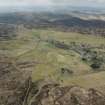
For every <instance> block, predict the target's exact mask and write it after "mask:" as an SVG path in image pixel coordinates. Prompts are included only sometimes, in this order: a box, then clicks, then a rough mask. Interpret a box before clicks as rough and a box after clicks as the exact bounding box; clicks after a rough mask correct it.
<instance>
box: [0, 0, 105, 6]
mask: <svg viewBox="0 0 105 105" xmlns="http://www.w3.org/2000/svg"><path fill="white" fill-rule="evenodd" d="M55 4H56V5H67V4H70V5H73V6H105V0H0V6H11V5H12V6H17V5H42V6H45V5H55Z"/></svg>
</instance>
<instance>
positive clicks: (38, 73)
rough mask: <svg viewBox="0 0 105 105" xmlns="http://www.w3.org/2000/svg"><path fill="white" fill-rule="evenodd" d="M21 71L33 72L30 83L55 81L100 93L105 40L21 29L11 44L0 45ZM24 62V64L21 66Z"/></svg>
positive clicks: (104, 69) (104, 79) (104, 71)
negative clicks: (97, 90) (95, 90)
mask: <svg viewBox="0 0 105 105" xmlns="http://www.w3.org/2000/svg"><path fill="white" fill-rule="evenodd" d="M0 54H3V55H7V54H8V55H9V56H10V58H11V60H12V61H13V62H15V63H16V65H17V64H19V63H23V64H24V65H20V68H22V69H29V70H32V79H33V81H34V82H35V81H39V80H45V81H49V80H52V81H56V82H59V83H60V84H62V85H70V84H72V85H73V84H75V85H80V86H83V87H85V88H90V87H93V88H97V89H100V90H102V89H103V88H102V87H103V86H104V85H105V84H104V83H105V38H103V37H99V36H94V35H93V36H92V35H82V34H78V33H71V32H60V31H53V29H46V30H42V29H32V30H27V29H22V31H21V30H20V31H19V32H18V36H17V37H16V38H15V39H13V40H8V41H1V42H0ZM24 62H25V63H24Z"/></svg>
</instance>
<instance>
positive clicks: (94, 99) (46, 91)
mask: <svg viewBox="0 0 105 105" xmlns="http://www.w3.org/2000/svg"><path fill="white" fill-rule="evenodd" d="M29 105H105V97H104V95H102V93H100V92H98V91H96V90H94V89H89V90H85V89H83V88H80V87H78V86H73V87H61V86H59V85H57V84H53V85H52V84H49V85H45V86H43V87H42V88H41V90H40V91H39V92H38V93H37V95H36V96H34V97H33V99H32V100H31V103H30V104H29Z"/></svg>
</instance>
